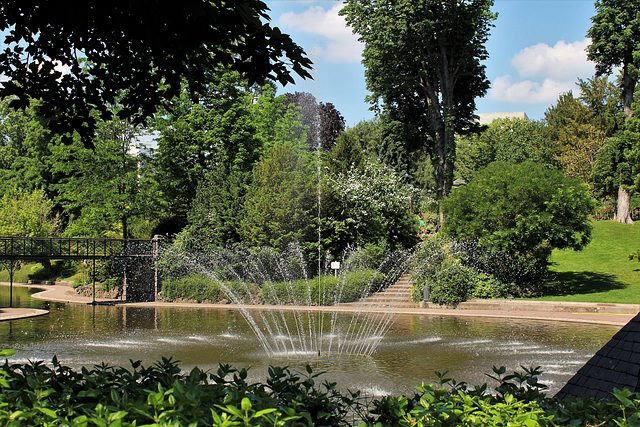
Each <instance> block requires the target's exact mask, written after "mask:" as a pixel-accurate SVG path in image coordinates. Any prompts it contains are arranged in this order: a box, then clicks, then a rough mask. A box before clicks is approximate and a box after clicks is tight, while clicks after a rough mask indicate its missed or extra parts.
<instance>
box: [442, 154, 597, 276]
mask: <svg viewBox="0 0 640 427" xmlns="http://www.w3.org/2000/svg"><path fill="white" fill-rule="evenodd" d="M443 209H444V211H445V214H446V215H447V221H446V222H445V224H444V231H445V232H446V233H447V234H449V235H451V236H454V237H456V238H459V239H472V240H478V241H479V243H480V244H483V245H488V246H489V247H492V248H495V249H499V250H503V251H507V252H508V253H510V254H513V255H514V256H524V257H531V258H532V259H534V260H536V263H542V264H543V265H545V266H546V262H547V259H548V257H549V255H550V254H551V250H552V249H554V248H558V249H565V248H571V249H575V250H579V249H581V248H583V247H584V246H585V245H586V244H587V243H589V240H590V238H591V225H590V222H589V219H588V216H589V215H590V214H591V212H592V209H593V199H592V198H591V196H590V195H589V191H588V189H587V186H586V185H585V184H584V183H583V182H581V181H580V180H579V179H577V178H567V177H565V176H564V175H563V174H562V172H560V171H559V170H556V169H547V168H545V167H544V166H543V165H541V164H538V163H533V162H524V163H520V164H514V163H507V162H494V163H491V164H490V165H489V166H488V167H486V168H485V169H483V170H482V171H480V172H478V173H477V174H476V175H475V177H474V180H473V181H472V182H471V183H469V184H467V185H464V186H462V187H460V188H457V189H456V190H455V191H452V192H451V194H450V196H449V197H447V199H446V200H445V201H444V204H443Z"/></svg>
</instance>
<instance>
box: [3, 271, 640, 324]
mask: <svg viewBox="0 0 640 427" xmlns="http://www.w3.org/2000/svg"><path fill="white" fill-rule="evenodd" d="M0 286H9V283H7V282H0ZM13 286H17V287H27V288H31V289H40V290H41V292H37V293H35V294H33V295H31V297H32V298H34V299H37V300H44V301H53V302H63V303H68V304H92V302H93V298H91V297H85V296H82V295H78V294H76V293H75V292H74V291H73V289H72V288H71V287H70V286H68V285H66V284H60V283H59V284H56V285H42V284H28V283H14V284H13ZM95 303H96V304H99V305H101V304H113V305H122V306H125V307H172V308H185V309H196V308H197V309H235V310H240V309H247V310H287V311H291V310H305V311H339V312H357V311H363V310H366V311H367V312H369V313H393V314H395V315H401V314H409V315H433V316H457V317H485V318H503V319H505V318H506V319H526V320H543V321H562V322H578V323H590V324H599V325H612V326H620V327H622V326H624V325H626V324H627V323H628V322H629V321H630V320H631V319H633V318H634V317H635V316H636V315H637V314H638V312H640V304H612V303H584V302H557V301H530V300H470V301H467V302H464V303H462V304H460V305H459V306H458V307H457V308H446V307H441V306H437V305H434V304H429V303H427V304H424V306H422V307H418V306H416V307H415V308H411V307H410V308H398V307H384V306H380V307H370V306H357V305H348V304H344V305H342V304H341V305H336V306H270V305H243V306H238V305H235V304H212V303H189V302H162V301H151V302H125V301H122V300H119V299H108V298H96V299H95ZM45 314H48V311H47V310H36V309H32V308H11V307H3V308H0V321H3V320H15V319H23V318H28V317H34V316H42V315H45Z"/></svg>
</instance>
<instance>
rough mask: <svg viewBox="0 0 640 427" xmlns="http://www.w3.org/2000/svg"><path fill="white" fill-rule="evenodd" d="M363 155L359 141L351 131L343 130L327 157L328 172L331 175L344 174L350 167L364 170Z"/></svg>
mask: <svg viewBox="0 0 640 427" xmlns="http://www.w3.org/2000/svg"><path fill="white" fill-rule="evenodd" d="M364 162H365V155H364V153H363V151H362V146H361V145H360V142H358V140H357V139H356V138H355V137H353V136H352V133H351V132H343V133H342V134H341V135H340V136H339V137H338V140H337V144H336V146H335V147H333V149H332V150H331V152H330V153H329V156H328V158H327V164H328V166H329V172H330V173H331V174H333V175H339V174H346V173H348V172H349V171H350V170H351V169H355V170H358V171H362V170H364Z"/></svg>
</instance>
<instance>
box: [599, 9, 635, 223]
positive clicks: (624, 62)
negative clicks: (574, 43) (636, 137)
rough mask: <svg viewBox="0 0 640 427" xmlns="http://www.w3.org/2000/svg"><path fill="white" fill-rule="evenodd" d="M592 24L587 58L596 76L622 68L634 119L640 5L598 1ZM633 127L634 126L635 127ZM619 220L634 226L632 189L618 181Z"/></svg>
mask: <svg viewBox="0 0 640 427" xmlns="http://www.w3.org/2000/svg"><path fill="white" fill-rule="evenodd" d="M595 6H596V14H595V15H594V16H593V17H592V18H591V21H592V22H593V25H592V26H591V28H590V29H589V31H588V32H587V35H588V36H589V37H591V44H590V45H589V46H588V47H587V57H588V58H589V59H590V60H592V61H594V62H595V63H596V74H597V75H599V76H600V75H610V74H611V73H612V72H613V69H614V68H621V69H622V71H621V74H622V76H621V80H620V94H621V98H622V108H623V111H624V114H625V116H626V117H627V118H631V117H632V116H633V113H634V111H633V105H632V104H633V101H634V95H635V92H636V85H637V83H638V79H639V78H640V3H638V2H637V1H634V0H596V2H595ZM632 127H635V126H633V125H632ZM619 184H620V186H619V187H618V197H617V199H618V208H617V213H616V216H617V220H618V221H619V222H622V223H632V222H633V221H632V220H631V214H630V212H631V207H630V201H631V195H630V194H629V188H628V187H626V186H625V185H624V184H623V180H622V179H619Z"/></svg>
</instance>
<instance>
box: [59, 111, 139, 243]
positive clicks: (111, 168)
mask: <svg viewBox="0 0 640 427" xmlns="http://www.w3.org/2000/svg"><path fill="white" fill-rule="evenodd" d="M139 134H140V130H139V129H138V128H136V127H135V126H133V125H132V124H130V123H128V122H125V121H123V120H119V119H114V120H111V121H108V122H101V123H99V124H98V128H97V132H96V145H95V148H94V149H91V148H86V147H84V145H83V144H82V143H81V142H80V141H79V139H77V138H76V141H75V142H74V144H71V145H57V146H54V147H52V154H51V156H50V161H51V164H52V168H53V172H54V173H56V174H59V175H60V176H61V177H60V179H59V182H57V183H56V184H54V185H53V187H54V190H55V192H56V194H57V202H58V203H60V204H61V205H62V206H63V208H64V210H65V213H66V214H67V215H68V216H69V217H70V223H69V226H68V227H67V229H66V233H67V234H69V235H72V236H76V237H77V236H81V237H118V238H120V237H122V238H130V237H149V236H148V235H146V234H148V232H149V230H147V233H145V235H137V236H133V235H132V230H131V223H132V221H134V220H135V219H137V218H141V217H144V216H145V215H148V214H150V210H149V209H150V208H149V206H150V203H149V200H148V199H149V198H150V196H151V195H152V193H151V183H150V182H149V181H148V179H147V176H146V175H144V174H143V173H142V171H141V170H140V169H139V161H138V158H137V157H136V155H135V151H136V148H137V147H136V144H137V138H138V136H139Z"/></svg>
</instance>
